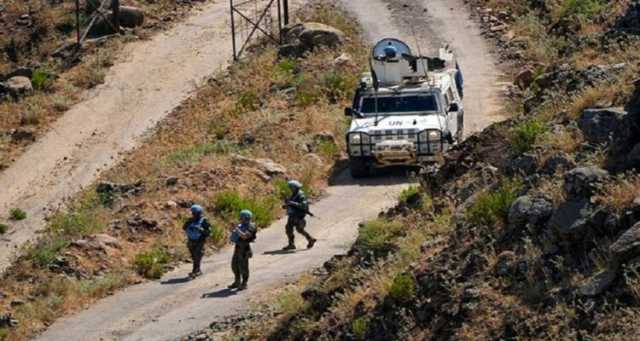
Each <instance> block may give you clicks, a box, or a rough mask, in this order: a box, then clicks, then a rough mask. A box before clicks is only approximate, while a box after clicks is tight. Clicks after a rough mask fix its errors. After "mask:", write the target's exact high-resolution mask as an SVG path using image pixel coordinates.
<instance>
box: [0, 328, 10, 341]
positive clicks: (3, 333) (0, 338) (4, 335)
mask: <svg viewBox="0 0 640 341" xmlns="http://www.w3.org/2000/svg"><path fill="white" fill-rule="evenodd" d="M8 337H9V328H5V327H2V328H0V341H4V340H7V339H8Z"/></svg>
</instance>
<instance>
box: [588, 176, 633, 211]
mask: <svg viewBox="0 0 640 341" xmlns="http://www.w3.org/2000/svg"><path fill="white" fill-rule="evenodd" d="M639 197H640V176H638V175H632V176H629V177H624V178H621V179H618V180H616V181H614V182H612V183H609V184H608V185H607V186H606V187H605V188H604V190H603V193H602V194H599V195H598V196H597V197H596V198H597V200H598V201H599V202H601V203H603V204H604V205H606V206H607V207H608V208H610V209H613V210H615V211H617V212H621V211H623V210H624V209H626V208H628V207H629V206H631V204H632V203H633V201H634V200H635V199H637V198H639Z"/></svg>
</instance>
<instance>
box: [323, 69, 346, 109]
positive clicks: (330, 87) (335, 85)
mask: <svg viewBox="0 0 640 341" xmlns="http://www.w3.org/2000/svg"><path fill="white" fill-rule="evenodd" d="M324 91H325V93H326V95H327V98H328V99H329V100H331V101H334V102H335V101H339V100H341V99H344V98H347V97H348V96H349V94H350V91H351V86H350V84H349V82H348V81H347V79H346V78H345V77H344V76H343V75H342V74H340V73H337V72H331V73H328V74H326V75H325V76H324Z"/></svg>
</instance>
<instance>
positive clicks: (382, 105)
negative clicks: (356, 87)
mask: <svg viewBox="0 0 640 341" xmlns="http://www.w3.org/2000/svg"><path fill="white" fill-rule="evenodd" d="M376 102H377V103H376ZM376 107H377V113H378V114H388V113H394V114H400V115H401V114H402V113H416V112H437V111H438V101H437V100H436V96H435V95H433V94H420V95H408V96H407V95H405V96H378V97H377V99H376V97H364V98H363V99H362V102H361V105H360V112H361V113H362V114H364V115H367V116H372V115H375V114H376Z"/></svg>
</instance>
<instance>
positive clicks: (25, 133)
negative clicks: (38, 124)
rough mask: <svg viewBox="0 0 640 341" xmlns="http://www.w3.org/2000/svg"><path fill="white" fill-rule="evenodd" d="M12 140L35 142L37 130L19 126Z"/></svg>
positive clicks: (16, 141) (12, 135)
mask: <svg viewBox="0 0 640 341" xmlns="http://www.w3.org/2000/svg"><path fill="white" fill-rule="evenodd" d="M11 140H12V141H13V142H15V143H20V142H25V141H26V142H34V141H35V140H36V130H35V129H33V128H24V127H23V128H18V129H16V130H14V131H13V133H12V134H11Z"/></svg>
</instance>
